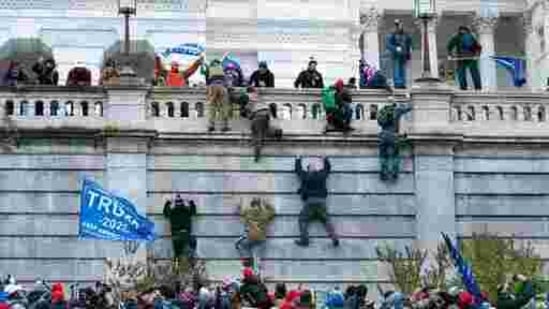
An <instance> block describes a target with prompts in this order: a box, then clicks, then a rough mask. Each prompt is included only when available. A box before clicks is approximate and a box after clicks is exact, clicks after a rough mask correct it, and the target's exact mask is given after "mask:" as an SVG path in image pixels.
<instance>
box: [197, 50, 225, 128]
mask: <svg viewBox="0 0 549 309" xmlns="http://www.w3.org/2000/svg"><path fill="white" fill-rule="evenodd" d="M201 71H202V74H203V75H204V76H205V77H206V84H207V90H206V93H207V94H206V97H207V101H208V122H209V125H208V131H209V132H213V131H215V121H216V120H217V119H218V118H221V120H222V121H223V128H222V129H221V130H222V131H223V132H227V131H230V130H231V129H230V128H229V118H230V116H231V113H232V105H231V103H230V102H229V96H228V91H227V88H226V87H227V83H226V80H225V72H224V71H223V67H222V64H221V61H220V60H219V59H214V60H212V61H211V62H210V65H209V66H207V65H203V66H202V70H201Z"/></svg>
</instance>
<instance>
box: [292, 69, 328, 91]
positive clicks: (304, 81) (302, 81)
mask: <svg viewBox="0 0 549 309" xmlns="http://www.w3.org/2000/svg"><path fill="white" fill-rule="evenodd" d="M294 86H295V88H299V87H301V88H304V89H305V88H319V89H322V88H324V80H323V78H322V74H320V73H319V72H318V71H316V70H314V71H310V70H304V71H302V72H301V73H299V75H298V76H297V79H296V80H295V82H294Z"/></svg>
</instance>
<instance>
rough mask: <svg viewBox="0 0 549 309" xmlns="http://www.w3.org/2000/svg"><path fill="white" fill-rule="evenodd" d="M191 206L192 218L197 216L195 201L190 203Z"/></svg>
mask: <svg viewBox="0 0 549 309" xmlns="http://www.w3.org/2000/svg"><path fill="white" fill-rule="evenodd" d="M189 206H190V207H191V216H196V204H195V203H194V201H193V200H190V201H189Z"/></svg>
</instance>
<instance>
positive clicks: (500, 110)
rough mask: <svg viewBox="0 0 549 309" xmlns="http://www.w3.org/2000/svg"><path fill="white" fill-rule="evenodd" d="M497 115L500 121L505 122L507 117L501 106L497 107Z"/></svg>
mask: <svg viewBox="0 0 549 309" xmlns="http://www.w3.org/2000/svg"><path fill="white" fill-rule="evenodd" d="M496 113H497V117H498V120H505V117H504V115H503V108H502V107H501V106H496Z"/></svg>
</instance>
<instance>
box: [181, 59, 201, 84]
mask: <svg viewBox="0 0 549 309" xmlns="http://www.w3.org/2000/svg"><path fill="white" fill-rule="evenodd" d="M201 64H202V58H200V59H197V60H196V61H194V62H193V63H192V64H191V66H190V67H188V68H187V69H186V70H185V71H183V72H182V75H183V78H184V79H188V78H189V77H191V76H192V75H193V74H194V73H195V72H196V70H198V68H200V65H201Z"/></svg>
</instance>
